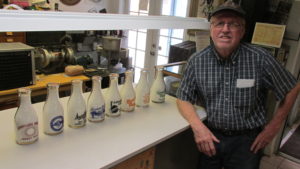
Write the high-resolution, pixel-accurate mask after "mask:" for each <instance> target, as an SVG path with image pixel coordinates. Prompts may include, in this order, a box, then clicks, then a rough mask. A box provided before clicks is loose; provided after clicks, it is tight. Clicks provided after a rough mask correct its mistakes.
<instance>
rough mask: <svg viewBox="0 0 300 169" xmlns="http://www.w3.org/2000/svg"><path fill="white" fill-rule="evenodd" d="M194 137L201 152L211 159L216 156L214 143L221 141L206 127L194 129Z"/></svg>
mask: <svg viewBox="0 0 300 169" xmlns="http://www.w3.org/2000/svg"><path fill="white" fill-rule="evenodd" d="M192 129H193V132H194V137H195V141H196V144H197V147H198V149H199V151H201V152H203V153H204V154H206V155H207V156H209V157H211V156H213V155H215V154H216V148H215V145H214V142H217V143H219V142H220V141H219V140H218V139H217V138H216V137H215V136H214V135H213V134H212V132H211V131H210V130H209V129H208V128H207V127H206V126H205V125H201V126H196V127H193V126H192Z"/></svg>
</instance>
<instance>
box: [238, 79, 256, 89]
mask: <svg viewBox="0 0 300 169" xmlns="http://www.w3.org/2000/svg"><path fill="white" fill-rule="evenodd" d="M254 83H255V80H254V79H237V80H236V87H237V88H247V87H253V86H254Z"/></svg>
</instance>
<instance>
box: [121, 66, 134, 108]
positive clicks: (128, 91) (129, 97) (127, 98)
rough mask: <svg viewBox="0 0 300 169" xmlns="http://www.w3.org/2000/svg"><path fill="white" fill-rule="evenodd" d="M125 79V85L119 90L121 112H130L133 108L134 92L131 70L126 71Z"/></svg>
mask: <svg viewBox="0 0 300 169" xmlns="http://www.w3.org/2000/svg"><path fill="white" fill-rule="evenodd" d="M125 77H126V78H125V84H124V85H123V86H122V89H121V98H122V104H121V110H122V111H126V112H131V111H134V108H135V92H134V89H133V85H132V80H133V72H132V71H131V70H128V71H126V72H125Z"/></svg>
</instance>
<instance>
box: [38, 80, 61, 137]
mask: <svg viewBox="0 0 300 169" xmlns="http://www.w3.org/2000/svg"><path fill="white" fill-rule="evenodd" d="M58 88H59V84H58V83H48V84H47V92H48V95H47V100H46V102H45V104H44V107H43V128H44V133H45V134H49V135H56V134H59V133H61V132H62V131H63V128H64V109H63V106H62V104H61V102H60V101H59V94H58Z"/></svg>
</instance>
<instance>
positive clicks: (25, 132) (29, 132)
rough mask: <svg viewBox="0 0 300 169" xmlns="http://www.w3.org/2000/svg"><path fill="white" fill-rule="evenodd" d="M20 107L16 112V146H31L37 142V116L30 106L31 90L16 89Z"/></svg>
mask: <svg viewBox="0 0 300 169" xmlns="http://www.w3.org/2000/svg"><path fill="white" fill-rule="evenodd" d="M18 94H19V100H20V105H19V107H18V109H17V111H16V114H15V117H14V121H15V138H16V142H17V143H18V144H31V143H34V142H35V141H37V140H38V137H39V130H38V116H37V114H36V111H35V109H34V108H33V106H32V104H31V90H30V89H29V88H20V89H18Z"/></svg>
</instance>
